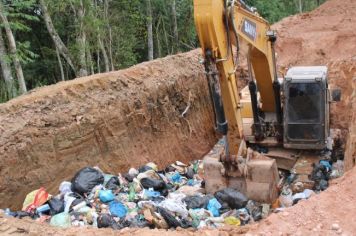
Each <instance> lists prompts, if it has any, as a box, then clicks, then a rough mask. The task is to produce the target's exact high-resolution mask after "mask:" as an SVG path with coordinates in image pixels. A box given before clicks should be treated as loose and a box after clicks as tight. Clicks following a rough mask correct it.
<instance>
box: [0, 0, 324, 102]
mask: <svg viewBox="0 0 356 236" xmlns="http://www.w3.org/2000/svg"><path fill="white" fill-rule="evenodd" d="M323 2H325V0H268V1H267V0H246V3H247V4H248V5H250V6H254V7H256V8H257V11H258V12H259V13H260V14H261V15H262V16H263V17H264V18H266V19H267V20H268V21H269V22H270V23H271V24H273V23H274V22H277V21H279V20H280V19H282V18H283V17H286V16H289V15H293V14H297V13H302V12H306V11H310V10H313V9H314V8H316V7H317V6H319V5H320V4H322V3H323ZM197 47H199V45H198V40H197V37H196V33H195V27H194V15H193V1H192V0H0V66H1V73H0V102H5V101H8V100H10V99H12V98H14V97H16V96H19V95H21V94H24V93H26V92H27V91H29V90H32V89H34V88H36V87H40V86H45V85H50V84H55V83H57V82H59V81H65V80H71V79H74V78H78V77H83V76H87V75H91V74H95V73H102V72H108V71H113V70H118V69H123V68H127V67H130V66H132V65H134V64H137V63H140V62H143V61H147V60H153V59H155V58H160V57H164V56H167V55H171V54H176V53H179V52H185V51H189V50H192V49H195V48H197Z"/></svg>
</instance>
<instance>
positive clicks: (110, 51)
mask: <svg viewBox="0 0 356 236" xmlns="http://www.w3.org/2000/svg"><path fill="white" fill-rule="evenodd" d="M108 27H109V55H110V65H111V70H112V71H114V70H115V67H114V58H113V56H112V31H111V26H110V25H109V26H108Z"/></svg>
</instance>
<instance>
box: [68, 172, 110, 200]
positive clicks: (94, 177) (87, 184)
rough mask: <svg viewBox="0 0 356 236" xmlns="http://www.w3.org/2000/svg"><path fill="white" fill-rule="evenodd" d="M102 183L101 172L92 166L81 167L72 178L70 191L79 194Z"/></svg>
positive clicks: (87, 191)
mask: <svg viewBox="0 0 356 236" xmlns="http://www.w3.org/2000/svg"><path fill="white" fill-rule="evenodd" d="M103 183H104V176H103V174H102V173H101V172H100V171H99V170H97V169H94V168H91V167H85V168H83V169H81V170H80V171H79V172H77V174H76V175H75V176H74V177H73V179H72V191H73V192H76V193H79V194H81V195H83V194H85V193H89V192H90V191H91V190H92V189H93V188H94V187H95V186H97V185H99V184H103Z"/></svg>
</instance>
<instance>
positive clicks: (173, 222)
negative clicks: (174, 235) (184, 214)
mask: <svg viewBox="0 0 356 236" xmlns="http://www.w3.org/2000/svg"><path fill="white" fill-rule="evenodd" d="M157 210H158V213H159V214H161V216H162V217H163V218H164V220H165V221H166V222H167V224H168V226H169V227H171V228H177V227H182V225H181V224H180V222H179V221H178V220H177V219H176V218H175V217H174V215H173V214H171V213H170V212H169V211H167V210H166V209H164V208H163V207H157Z"/></svg>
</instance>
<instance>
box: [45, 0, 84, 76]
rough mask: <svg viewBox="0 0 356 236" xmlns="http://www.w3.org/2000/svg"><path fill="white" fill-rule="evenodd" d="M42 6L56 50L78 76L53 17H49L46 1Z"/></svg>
mask: <svg viewBox="0 0 356 236" xmlns="http://www.w3.org/2000/svg"><path fill="white" fill-rule="evenodd" d="M40 5H41V9H42V15H43V19H44V21H45V23H46V27H47V31H48V33H49V34H50V36H51V38H52V40H53V42H54V45H55V46H56V48H57V49H58V51H59V53H60V54H61V55H62V57H63V58H64V60H65V61H66V62H67V63H68V65H69V66H70V68H71V69H72V70H73V72H74V73H75V75H77V74H78V71H77V70H76V68H75V67H74V64H73V60H72V56H71V55H70V53H69V51H68V48H67V47H66V46H65V44H64V43H63V41H62V39H61V38H60V37H59V35H58V33H57V31H56V29H55V28H54V25H53V22H52V19H51V16H50V15H49V12H48V9H47V5H46V3H45V1H44V0H40Z"/></svg>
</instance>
